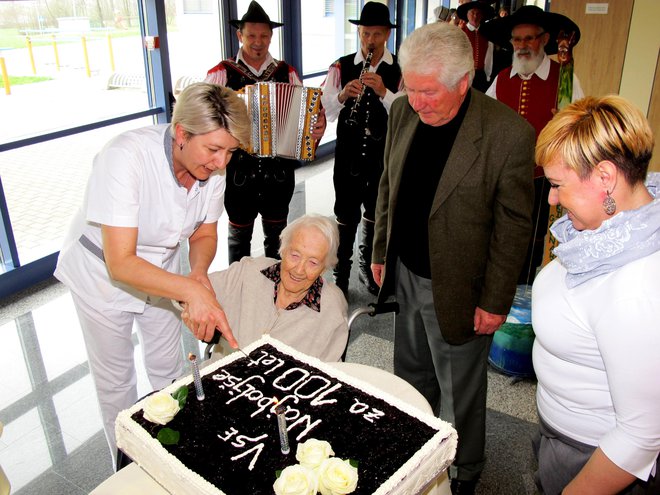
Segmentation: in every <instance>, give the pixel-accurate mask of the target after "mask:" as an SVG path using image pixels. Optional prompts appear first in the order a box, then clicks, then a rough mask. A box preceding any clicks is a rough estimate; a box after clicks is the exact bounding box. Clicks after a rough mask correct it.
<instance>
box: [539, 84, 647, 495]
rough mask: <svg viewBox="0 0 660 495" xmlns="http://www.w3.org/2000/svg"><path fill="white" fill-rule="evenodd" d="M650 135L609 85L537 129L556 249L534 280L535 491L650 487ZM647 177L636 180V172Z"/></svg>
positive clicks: (638, 116)
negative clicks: (555, 211)
mask: <svg viewBox="0 0 660 495" xmlns="http://www.w3.org/2000/svg"><path fill="white" fill-rule="evenodd" d="M652 150H653V135H652V133H651V129H650V126H649V124H648V122H647V121H646V119H645V118H644V116H643V115H642V113H641V112H640V111H639V110H638V109H637V108H635V107H634V106H633V105H632V104H631V103H629V102H628V101H626V100H624V99H623V98H620V97H618V96H605V97H601V98H585V99H582V100H579V101H577V102H576V103H573V104H572V105H570V106H568V107H566V108H565V109H564V110H562V111H561V112H559V113H558V114H557V115H556V116H555V117H554V118H553V119H552V120H551V121H550V123H549V124H548V125H547V126H546V127H545V128H544V129H543V131H542V132H541V134H540V135H539V139H538V142H537V146H536V163H538V164H540V165H542V166H543V169H544V172H545V176H546V178H547V179H548V181H549V182H550V187H551V189H550V194H549V196H548V201H549V202H550V204H553V205H554V204H560V205H561V206H562V208H563V209H564V210H566V215H564V216H563V217H562V218H560V219H559V220H557V221H556V222H555V223H554V224H553V226H552V228H551V230H552V233H553V235H554V236H555V237H556V238H557V240H558V241H559V242H560V244H559V246H558V247H557V248H556V249H555V250H554V254H555V255H556V256H557V258H556V259H555V260H554V261H552V262H551V263H550V264H548V265H547V266H546V267H545V268H544V269H543V270H542V271H541V273H540V274H539V275H538V277H537V278H536V280H535V282H534V287H533V292H532V323H533V326H534V332H535V333H536V340H535V342H534V350H533V360H534V369H535V371H536V375H537V377H538V388H537V406H538V412H539V419H540V435H539V438H538V441H537V442H536V450H537V455H538V462H539V470H538V473H537V474H538V477H537V480H538V483H539V485H540V487H541V488H542V490H543V493H545V494H558V493H563V494H565V495H570V494H584V493H599V494H606V493H658V491H657V490H659V489H660V487H658V481H657V478H656V476H658V473H657V468H658V454H659V453H660V413H659V411H660V387H659V386H658V381H657V377H658V376H660V359H658V356H659V355H660V325H658V315H660V193H659V188H658V186H659V185H660V180H659V179H658V174H651V175H650V176H649V177H648V179H647V169H648V166H649V160H650V158H651V153H652ZM645 179H647V180H646V184H645Z"/></svg>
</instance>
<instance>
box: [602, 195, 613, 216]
mask: <svg viewBox="0 0 660 495" xmlns="http://www.w3.org/2000/svg"><path fill="white" fill-rule="evenodd" d="M603 210H605V213H607V214H608V215H614V212H615V211H616V201H614V198H613V197H612V196H610V192H609V191H607V196H606V197H605V199H604V200H603Z"/></svg>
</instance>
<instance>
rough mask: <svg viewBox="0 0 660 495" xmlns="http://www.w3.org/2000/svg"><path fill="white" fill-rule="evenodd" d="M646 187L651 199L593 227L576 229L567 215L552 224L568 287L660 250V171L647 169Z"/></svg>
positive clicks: (558, 255)
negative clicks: (593, 228) (595, 227)
mask: <svg viewBox="0 0 660 495" xmlns="http://www.w3.org/2000/svg"><path fill="white" fill-rule="evenodd" d="M646 187H647V188H648V190H649V192H650V193H651V195H652V196H653V197H654V198H655V199H654V200H653V201H652V202H651V203H649V204H647V205H644V206H642V207H641V208H637V209H636V210H628V211H622V212H620V213H617V214H616V215H614V216H613V217H612V218H608V219H607V220H605V221H604V222H603V223H602V225H601V226H600V227H598V228H597V229H596V230H582V231H579V230H576V229H575V228H574V227H573V223H572V222H571V221H570V220H569V218H568V215H564V216H563V217H561V218H560V219H559V220H557V221H556V222H555V223H553V224H552V227H551V228H550V231H551V232H552V235H554V236H555V237H556V238H557V240H558V241H559V243H560V244H559V246H557V247H556V248H555V249H554V251H553V252H554V254H555V255H556V256H557V258H559V261H560V262H561V264H562V265H564V267H565V268H566V270H567V271H568V273H567V274H566V286H567V287H568V288H569V289H572V288H574V287H577V286H578V285H580V284H582V283H584V282H586V281H587V280H591V279H592V278H595V277H598V276H600V275H603V274H606V273H610V272H613V271H614V270H616V269H618V268H619V267H622V266H624V265H626V264H627V263H630V262H631V261H634V260H637V259H639V258H643V257H645V256H648V255H650V254H653V253H655V252H656V251H658V250H660V173H649V174H648V178H647V181H646Z"/></svg>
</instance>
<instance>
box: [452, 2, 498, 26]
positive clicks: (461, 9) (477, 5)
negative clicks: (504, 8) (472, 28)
mask: <svg viewBox="0 0 660 495" xmlns="http://www.w3.org/2000/svg"><path fill="white" fill-rule="evenodd" d="M472 9H479V10H481V12H482V13H483V16H484V21H485V20H487V19H490V18H491V17H495V9H494V8H493V7H491V6H490V5H489V4H487V3H486V2H483V1H481V0H475V1H473V2H467V3H464V4H462V5H459V6H458V8H457V9H456V15H457V16H458V18H459V19H462V20H464V21H465V22H467V20H468V18H467V14H468V12H469V11H470V10H472Z"/></svg>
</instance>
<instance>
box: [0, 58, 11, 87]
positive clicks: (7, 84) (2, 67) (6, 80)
mask: <svg viewBox="0 0 660 495" xmlns="http://www.w3.org/2000/svg"><path fill="white" fill-rule="evenodd" d="M0 70H1V71H2V81H3V82H4V84H5V94H8V95H10V94H11V83H10V82H9V75H8V74H7V66H6V65H5V57H0Z"/></svg>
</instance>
